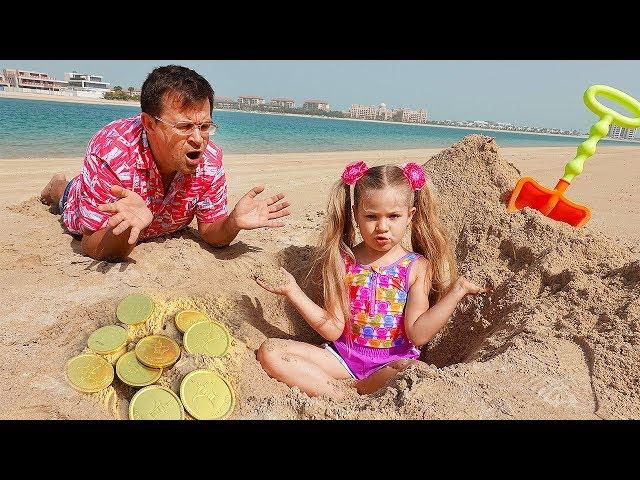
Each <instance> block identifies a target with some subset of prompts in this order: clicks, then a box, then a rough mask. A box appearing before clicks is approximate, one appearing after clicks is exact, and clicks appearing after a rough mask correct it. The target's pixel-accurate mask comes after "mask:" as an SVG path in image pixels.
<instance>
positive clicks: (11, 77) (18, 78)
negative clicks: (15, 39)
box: [2, 68, 68, 92]
mask: <svg viewBox="0 0 640 480" xmlns="http://www.w3.org/2000/svg"><path fill="white" fill-rule="evenodd" d="M2 76H3V77H4V78H5V79H6V81H7V82H8V84H9V86H10V87H16V88H23V89H28V90H33V91H34V92H38V91H45V90H46V91H54V92H58V91H60V90H62V89H64V88H66V87H67V85H68V84H67V82H65V81H64V80H58V79H57V78H54V77H52V76H51V75H49V74H48V73H43V72H31V71H28V70H18V69H15V68H5V69H4V70H3V71H2Z"/></svg>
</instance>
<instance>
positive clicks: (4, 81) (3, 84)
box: [0, 73, 9, 92]
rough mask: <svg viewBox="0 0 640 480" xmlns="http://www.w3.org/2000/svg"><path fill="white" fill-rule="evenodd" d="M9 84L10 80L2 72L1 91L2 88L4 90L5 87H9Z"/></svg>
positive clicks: (0, 75) (0, 74)
mask: <svg viewBox="0 0 640 480" xmlns="http://www.w3.org/2000/svg"><path fill="white" fill-rule="evenodd" d="M8 86H9V81H8V80H7V79H6V78H4V74H3V73H0V92H1V91H2V90H4V87H8Z"/></svg>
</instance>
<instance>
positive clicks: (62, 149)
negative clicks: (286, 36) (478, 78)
mask: <svg viewBox="0 0 640 480" xmlns="http://www.w3.org/2000/svg"><path fill="white" fill-rule="evenodd" d="M139 112H140V108H139V107H136V106H130V105H102V104H84V103H66V102H47V101H40V100H25V99H13V98H0V158H4V159H11V158H31V157H36V158H39V157H45V158H59V157H81V156H83V155H84V153H85V149H86V147H87V143H88V142H89V140H90V139H91V137H92V136H93V135H94V134H95V133H96V132H97V131H98V130H99V129H100V128H101V127H103V126H104V125H106V124H107V123H109V122H111V121H113V120H117V119H119V118H124V117H131V116H133V115H136V114H138V113H139ZM213 117H214V120H215V121H216V122H217V123H219V124H220V129H219V130H218V132H217V133H216V134H215V136H214V137H212V139H213V141H214V142H215V143H216V144H218V145H219V146H220V147H221V148H222V150H223V151H224V152H225V153H236V154H250V153H288V152H300V153H303V152H328V151H359V150H398V149H416V148H446V147H449V146H451V145H452V144H454V143H456V142H458V141H460V140H461V139H462V138H463V137H464V136H466V135H469V134H472V133H477V134H482V135H487V136H490V137H494V138H495V139H496V142H497V143H498V145H500V146H501V147H541V146H567V147H569V146H575V147H576V148H577V146H578V145H579V144H580V143H581V142H583V141H584V140H585V137H571V136H561V135H547V134H540V133H522V132H509V131H495V130H487V129H481V128H465V127H447V126H440V125H438V126H433V125H418V124H407V123H393V122H372V121H366V120H355V119H340V118H331V117H312V116H298V115H284V114H264V113H256V112H241V111H231V110H215V111H214V114H213ZM595 121H596V119H595V117H594V122H595ZM598 145H618V146H620V145H629V146H640V142H637V141H636V142H634V141H620V140H612V139H607V140H605V139H603V140H600V142H598Z"/></svg>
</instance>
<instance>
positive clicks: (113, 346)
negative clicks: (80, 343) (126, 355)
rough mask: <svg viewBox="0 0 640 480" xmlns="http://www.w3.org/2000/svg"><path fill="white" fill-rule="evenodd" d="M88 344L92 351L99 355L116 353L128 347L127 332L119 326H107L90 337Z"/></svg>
mask: <svg viewBox="0 0 640 480" xmlns="http://www.w3.org/2000/svg"><path fill="white" fill-rule="evenodd" d="M87 343H88V345H89V348H90V349H91V351H92V352H94V353H97V354H98V355H109V354H111V353H116V352H117V351H118V350H120V349H121V348H122V347H123V346H124V345H126V343H127V331H126V330H125V329H124V328H122V327H119V326H117V325H107V326H104V327H102V328H99V329H98V330H96V331H95V332H93V333H92V334H91V335H89V341H88V342H87Z"/></svg>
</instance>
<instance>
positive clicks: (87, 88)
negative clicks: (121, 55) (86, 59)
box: [64, 71, 111, 98]
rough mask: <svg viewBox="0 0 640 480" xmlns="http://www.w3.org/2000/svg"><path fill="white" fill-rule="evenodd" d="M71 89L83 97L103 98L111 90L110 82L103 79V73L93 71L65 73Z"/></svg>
mask: <svg viewBox="0 0 640 480" xmlns="http://www.w3.org/2000/svg"><path fill="white" fill-rule="evenodd" d="M64 79H65V81H66V82H67V83H68V84H69V90H72V91H73V93H74V94H75V95H79V96H82V97H96V98H102V97H103V96H104V94H105V93H106V92H108V91H109V85H111V84H110V83H109V82H103V81H102V75H94V74H91V73H78V72H75V71H74V72H70V73H65V74H64Z"/></svg>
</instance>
